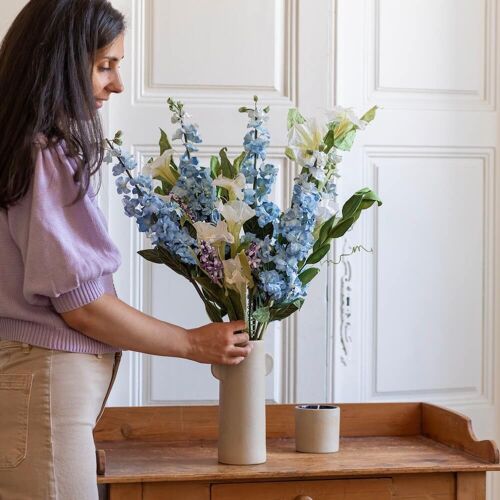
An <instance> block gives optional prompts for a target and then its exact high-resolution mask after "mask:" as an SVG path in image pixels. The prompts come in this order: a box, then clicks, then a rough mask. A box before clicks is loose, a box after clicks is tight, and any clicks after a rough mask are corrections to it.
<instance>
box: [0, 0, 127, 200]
mask: <svg viewBox="0 0 500 500" xmlns="http://www.w3.org/2000/svg"><path fill="white" fill-rule="evenodd" d="M124 30H125V21H124V18H123V15H122V14H121V13H120V12H118V11H117V10H115V9H114V8H113V7H112V6H111V4H110V3H109V2H108V1H106V0H31V1H30V2H29V3H28V4H27V5H26V6H25V7H24V8H23V10H22V11H21V12H20V13H19V15H18V16H17V17H16V19H15V20H14V23H13V24H12V26H11V27H10V29H9V31H8V32H7V35H6V36H5V38H4V39H3V42H2V45H1V47H0V132H1V133H0V209H7V208H8V207H9V205H12V204H14V203H16V202H17V201H18V200H20V199H21V198H22V197H23V196H24V195H25V194H26V192H27V191H28V189H29V186H30V182H31V179H32V177H33V172H34V151H35V147H34V142H35V140H36V138H37V137H39V134H42V137H44V138H45V139H47V140H48V142H49V143H54V142H58V141H61V140H64V141H65V143H66V148H67V151H68V154H69V156H71V157H74V158H76V159H77V160H78V161H77V164H78V167H77V171H76V173H75V177H74V180H75V182H77V183H78V184H79V193H78V197H77V200H78V199H80V198H82V197H83V196H84V194H85V193H86V192H87V189H88V187H89V183H90V178H91V176H92V175H94V174H95V173H96V172H98V171H99V167H100V165H101V163H102V156H103V151H102V147H101V145H102V141H103V132H102V127H101V122H100V119H99V116H98V114H97V112H96V106H95V98H94V96H93V90H92V67H93V63H94V60H95V57H96V54H97V51H98V50H100V49H102V48H104V47H106V46H107V45H109V44H110V43H111V42H113V40H114V39H115V38H116V37H117V36H119V35H120V34H121V33H123V31H124Z"/></svg>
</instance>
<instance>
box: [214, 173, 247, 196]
mask: <svg viewBox="0 0 500 500" xmlns="http://www.w3.org/2000/svg"><path fill="white" fill-rule="evenodd" d="M212 185H213V186H220V187H223V188H225V189H227V190H228V191H229V197H230V199H233V200H234V199H235V198H236V199H238V200H242V199H243V190H244V189H245V185H246V178H245V176H244V174H242V173H239V174H238V175H237V176H236V177H235V178H234V179H229V177H224V176H223V175H219V176H218V177H217V178H216V179H214V180H213V181H212Z"/></svg>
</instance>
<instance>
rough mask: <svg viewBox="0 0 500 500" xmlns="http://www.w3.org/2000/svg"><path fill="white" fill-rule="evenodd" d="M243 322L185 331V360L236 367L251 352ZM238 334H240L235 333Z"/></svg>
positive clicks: (218, 324) (212, 325) (205, 326)
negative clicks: (186, 343) (186, 347)
mask: <svg viewBox="0 0 500 500" xmlns="http://www.w3.org/2000/svg"><path fill="white" fill-rule="evenodd" d="M245 328H246V323H245V322H244V321H229V322H224V323H209V324H208V325H204V326H200V327H199V328H192V329H190V330H187V340H188V344H189V346H188V349H187V353H186V356H185V357H186V358H187V359H192V360H193V361H198V362H199V363H212V364H217V365H237V364H238V363H240V362H241V361H243V360H244V359H245V358H246V357H247V356H248V355H249V354H250V352H251V350H252V345H251V344H249V343H248V341H249V337H248V333H246V332H242V330H244V329H245ZM237 332H240V333H237Z"/></svg>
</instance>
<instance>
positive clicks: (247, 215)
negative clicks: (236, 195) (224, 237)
mask: <svg viewBox="0 0 500 500" xmlns="http://www.w3.org/2000/svg"><path fill="white" fill-rule="evenodd" d="M219 211H220V213H221V214H222V216H223V217H224V219H225V220H226V222H227V225H228V227H229V228H231V226H232V225H235V224H237V225H240V226H242V225H243V224H245V222H246V221H247V220H249V219H251V218H252V217H253V216H254V215H255V210H254V209H253V208H250V207H249V206H248V205H247V204H246V203H245V202H243V201H240V200H234V201H229V202H228V203H225V204H224V205H223V206H222V208H221V209H219ZM230 230H231V229H230Z"/></svg>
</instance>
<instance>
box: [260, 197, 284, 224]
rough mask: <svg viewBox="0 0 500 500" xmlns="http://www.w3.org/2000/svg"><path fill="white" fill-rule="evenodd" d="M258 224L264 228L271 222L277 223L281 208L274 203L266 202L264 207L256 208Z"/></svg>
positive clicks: (263, 204)
mask: <svg viewBox="0 0 500 500" xmlns="http://www.w3.org/2000/svg"><path fill="white" fill-rule="evenodd" d="M255 214H256V216H257V222H258V223H259V226H260V227H264V226H265V225H266V224H269V223H270V222H276V221H277V220H278V218H279V216H280V214H281V210H280V207H278V205H276V204H275V203H273V202H272V201H264V202H263V203H262V205H257V207H255Z"/></svg>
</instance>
